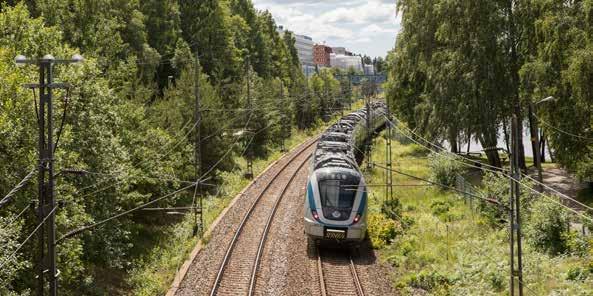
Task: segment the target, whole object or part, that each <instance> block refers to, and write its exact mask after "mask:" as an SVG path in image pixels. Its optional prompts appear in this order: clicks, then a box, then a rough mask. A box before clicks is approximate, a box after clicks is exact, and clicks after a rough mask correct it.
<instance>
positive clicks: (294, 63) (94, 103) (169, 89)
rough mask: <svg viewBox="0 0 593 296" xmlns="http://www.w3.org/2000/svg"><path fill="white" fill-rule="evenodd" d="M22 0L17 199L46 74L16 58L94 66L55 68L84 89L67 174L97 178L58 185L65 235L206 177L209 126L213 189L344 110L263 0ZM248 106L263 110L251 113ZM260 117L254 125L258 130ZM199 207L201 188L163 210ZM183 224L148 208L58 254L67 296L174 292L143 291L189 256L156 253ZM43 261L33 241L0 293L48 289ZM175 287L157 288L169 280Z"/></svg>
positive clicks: (8, 144)
mask: <svg viewBox="0 0 593 296" xmlns="http://www.w3.org/2000/svg"><path fill="white" fill-rule="evenodd" d="M14 2H16V1H8V2H6V1H3V2H1V4H0V7H1V12H0V175H2V176H3V177H2V178H0V192H3V193H5V192H8V190H10V189H11V188H12V187H13V186H14V185H15V184H17V183H18V182H19V181H20V179H21V178H22V177H23V176H24V175H26V174H27V173H28V172H29V171H30V169H31V168H32V167H33V166H34V165H35V164H36V162H37V152H36V147H37V123H36V119H35V115H34V114H35V113H34V110H35V109H34V107H35V105H34V104H33V99H32V95H33V94H32V93H31V92H30V91H27V90H25V89H23V88H22V87H21V85H22V84H24V83H31V82H35V81H37V80H38V75H37V74H36V68H35V67H33V66H26V67H23V68H16V66H15V64H14V57H15V56H16V55H17V54H23V55H25V56H27V57H30V58H37V57H41V56H43V55H45V54H48V53H51V54H53V55H54V56H56V57H57V58H67V57H70V56H71V55H72V54H74V53H81V54H82V55H83V56H84V57H85V61H84V63H82V65H77V66H66V65H59V66H56V67H55V68H54V74H55V77H56V81H59V82H66V83H69V84H71V85H72V86H73V88H72V91H71V93H70V96H69V100H68V112H67V117H66V121H65V125H64V128H63V132H62V134H61V137H60V144H59V147H58V149H57V150H56V156H55V166H56V170H60V169H62V168H79V169H85V170H88V171H89V172H92V174H88V175H85V176H71V175H62V176H61V177H60V178H59V179H58V180H57V182H56V195H57V198H58V199H59V200H60V201H63V206H62V207H60V209H59V210H58V211H57V219H56V221H57V228H58V233H61V234H63V233H66V232H68V231H70V230H72V229H76V228H78V227H81V226H83V225H87V224H91V223H93V222H97V221H100V220H103V219H105V218H108V217H111V216H113V215H115V214H117V213H121V212H122V211H124V210H127V209H130V208H133V207H136V206H138V205H140V204H143V203H146V202H148V201H150V200H153V199H155V198H156V197H160V196H163V195H165V194H167V193H170V192H171V191H172V190H175V189H178V188H180V187H181V186H182V184H185V183H184V182H189V181H194V180H195V177H196V176H195V172H194V170H195V164H194V160H193V156H194V145H193V144H194V143H195V139H196V130H197V127H198V126H199V130H200V133H201V142H200V144H201V151H202V153H201V154H200V157H201V159H200V160H201V161H200V162H201V164H202V167H201V168H200V169H201V171H202V172H203V173H208V175H207V177H209V178H210V181H209V182H212V183H213V184H216V185H220V184H223V183H224V182H225V181H227V180H225V178H226V177H228V176H229V175H230V174H235V173H237V171H239V170H240V168H241V166H244V162H243V159H242V157H243V156H246V157H250V158H252V159H254V160H256V163H257V160H258V158H265V157H268V156H270V153H272V151H275V150H273V148H275V147H276V146H278V145H279V144H280V143H281V141H282V139H286V138H287V137H288V136H290V135H291V134H293V135H294V134H295V133H296V134H297V135H298V136H299V139H302V135H303V134H302V132H298V131H297V130H295V129H293V127H295V126H296V127H298V128H299V129H305V128H314V127H317V125H316V124H317V122H319V121H320V119H321V114H320V113H319V110H320V109H319V102H320V101H323V102H325V103H327V105H326V106H330V107H331V106H333V105H335V104H336V103H337V101H338V100H337V98H338V93H339V92H340V91H341V90H340V89H339V83H338V82H337V80H335V79H333V76H332V75H331V73H322V74H320V79H321V84H316V86H319V87H321V88H319V89H318V90H320V89H327V90H328V91H327V92H319V91H317V92H316V91H314V90H313V89H312V88H310V87H309V83H310V82H309V81H308V80H307V79H305V77H303V74H302V72H301V68H300V63H299V61H298V55H297V52H296V48H295V40H294V36H293V35H292V34H291V33H290V32H287V33H285V34H283V35H280V34H278V32H277V31H276V24H275V22H274V20H273V18H272V16H271V14H270V13H269V12H260V11H257V10H255V8H254V7H253V4H252V3H251V1H239V0H237V1H185V0H179V1H176V0H167V1H157V0H149V1H138V0H130V1H108V0H98V1H73V0H67V1H61V0H40V1H25V2H24V3H26V4H23V3H20V4H14ZM196 56H198V57H199V61H197V60H196ZM198 62H199V63H198ZM197 65H198V66H197ZM248 83H249V92H250V93H249V95H248V94H247V89H248V87H247V84H248ZM196 87H197V88H198V90H199V95H200V100H201V107H202V109H203V110H204V111H203V112H202V116H201V120H200V122H199V123H198V124H196V123H195V122H194V112H193V110H194V106H195V101H194V98H195V90H196ZM65 96H66V93H65V92H63V91H60V90H56V91H54V108H55V110H54V114H55V118H54V119H55V120H59V119H60V118H59V117H58V116H59V115H61V114H62V111H63V110H64V108H65V107H66V104H65V99H64V97H65ZM248 97H249V98H250V99H251V101H252V104H253V108H247V107H248V106H247V98H248ZM230 109H232V110H230ZM240 109H249V110H245V112H239V111H237V110H240ZM328 109H329V110H330V111H334V110H333V109H331V108H329V107H328ZM334 112H335V111H334ZM247 117H251V118H252V120H250V121H249V124H248V125H246V123H247V120H246V119H247ZM221 119H222V120H221ZM239 130H243V131H247V130H249V131H254V132H253V133H252V134H251V136H249V138H248V139H252V141H251V144H250V149H249V150H248V153H247V154H246V155H243V154H242V153H243V151H244V148H246V147H245V146H243V147H241V145H240V144H241V143H240V139H238V138H237V137H235V134H236V132H237V131H239ZM237 178H238V177H237ZM235 184H243V183H241V182H236V183H235ZM35 185H36V184H35V181H33V182H32V184H31V185H30V186H28V187H26V188H25V189H24V190H22V191H21V192H19V193H18V194H17V195H16V196H15V201H14V202H13V203H11V204H10V205H9V206H8V207H7V208H3V209H2V212H1V213H0V214H1V215H2V216H1V217H0V220H2V219H4V218H5V217H13V216H14V214H16V213H18V212H20V210H21V209H23V208H24V207H25V206H26V205H28V204H29V202H30V201H31V200H35V197H36V196H37V190H36V186H35ZM243 185H244V184H243ZM237 186H239V185H237ZM209 188H210V187H209ZM215 189H216V187H212V188H210V189H206V190H204V191H205V193H206V192H207V191H208V190H212V191H215ZM210 193H212V192H210ZM192 197H193V192H189V191H188V192H182V193H180V194H177V195H176V196H174V197H172V198H170V199H165V200H162V201H161V202H159V203H158V204H157V205H155V206H160V207H167V206H187V205H189V204H190V203H191V202H192ZM217 201H218V200H217V199H214V201H213V202H217ZM221 204H223V203H221ZM2 221H4V220H2ZM36 221H37V220H36V219H34V217H33V215H31V214H30V213H29V212H26V213H25V214H24V215H23V216H22V217H21V218H20V219H19V220H18V221H16V222H15V223H17V225H18V227H12V228H10V227H9V228H6V227H7V226H6V225H4V224H2V225H0V232H1V234H0V235H2V241H3V242H4V241H5V240H6V242H7V243H8V244H6V245H4V243H3V246H2V248H6V249H2V252H0V262H1V261H4V260H5V259H6V256H7V255H8V254H9V251H10V250H13V249H14V247H15V246H16V245H15V244H16V242H20V241H22V240H23V239H24V238H25V237H26V235H27V234H28V233H29V232H30V231H32V229H33V228H34V227H35V225H36ZM180 223H182V222H181V221H179V220H178V219H176V218H172V217H161V216H159V215H149V214H146V213H145V212H137V213H134V214H131V215H128V216H124V217H121V218H119V219H117V220H115V221H113V222H111V223H108V224H106V225H103V226H102V227H99V228H96V229H93V230H92V231H89V232H85V233H83V234H81V235H79V236H77V237H75V238H72V239H68V240H65V241H64V242H62V243H60V245H59V247H58V258H57V260H58V262H59V266H60V267H59V269H60V272H61V275H60V287H61V288H62V291H61V292H62V293H63V294H64V295H80V294H84V295H105V294H119V293H122V291H125V292H126V293H127V292H129V291H127V290H126V289H128V288H129V283H132V284H131V285H132V286H134V287H137V288H138V289H139V291H144V292H142V293H147V294H151V295H153V294H158V293H155V291H157V290H158V291H159V292H162V286H158V287H156V286H151V285H152V284H151V283H152V282H153V281H146V286H151V287H145V286H143V285H141V284H138V283H139V282H142V278H143V277H146V278H149V277H150V276H149V275H148V274H149V272H142V271H141V270H152V271H155V270H157V271H158V270H159V267H158V266H162V265H166V264H165V263H166V262H165V259H164V258H172V257H174V255H173V253H175V252H176V251H170V252H172V253H171V254H167V255H166V256H157V255H156V254H158V252H160V250H165V249H166V248H162V246H163V245H166V244H167V243H168V242H166V241H164V240H161V239H160V238H161V235H163V234H165V233H170V232H171V231H173V232H175V231H176V230H172V229H176V227H177V226H178V225H180ZM5 230H6V231H5ZM4 235H5V236H4ZM179 240H186V241H187V238H186V237H183V236H179ZM29 244H31V242H29ZM180 244H182V243H180ZM183 247H185V245H184V246H179V249H182V248H183ZM37 251H38V250H37V246H36V245H35V244H31V245H27V246H26V247H25V248H23V250H21V252H19V253H18V254H17V256H16V257H15V258H14V259H10V260H11V263H10V264H9V265H10V266H7V267H5V269H3V270H2V271H0V287H1V288H0V294H2V295H4V294H7V293H14V294H25V295H26V294H27V293H28V291H29V288H31V287H33V286H34V279H33V278H32V277H31V276H30V274H31V272H32V269H31V268H33V267H32V264H31V262H30V261H29V259H28V258H34V257H33V254H37V253H36V252H37ZM163 252H164V251H163ZM177 255H179V254H177ZM172 260H173V259H172ZM170 267H171V266H166V267H165V269H167V270H169V271H171V270H172V269H171V268H170ZM157 271H155V272H157ZM131 275H133V278H132V279H130V278H128V277H130V276H131ZM169 277H170V274H169V275H163V276H162V277H161V276H155V277H150V278H151V279H153V280H154V281H157V282H161V283H162V282H164V281H166V280H167V279H169ZM130 293H133V292H130Z"/></svg>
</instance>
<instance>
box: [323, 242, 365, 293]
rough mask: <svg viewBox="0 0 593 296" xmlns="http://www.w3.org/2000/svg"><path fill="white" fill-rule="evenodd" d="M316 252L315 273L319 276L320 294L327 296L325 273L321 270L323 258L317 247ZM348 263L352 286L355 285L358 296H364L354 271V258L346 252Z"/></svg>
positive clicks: (356, 273)
mask: <svg viewBox="0 0 593 296" xmlns="http://www.w3.org/2000/svg"><path fill="white" fill-rule="evenodd" d="M315 250H316V252H317V270H318V271H317V274H318V277H319V287H320V288H321V295H322V296H327V295H328V291H327V287H326V284H325V275H324V272H323V259H321V258H322V256H321V252H320V250H319V247H318V246H317V247H316V248H315ZM348 265H349V269H350V275H351V277H352V281H353V282H354V286H355V287H356V294H357V295H359V296H365V293H364V289H363V288H362V284H361V283H360V278H359V277H358V272H357V271H356V265H355V264H354V260H352V254H351V253H348Z"/></svg>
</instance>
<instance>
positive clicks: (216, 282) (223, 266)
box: [210, 137, 319, 296]
mask: <svg viewBox="0 0 593 296" xmlns="http://www.w3.org/2000/svg"><path fill="white" fill-rule="evenodd" d="M318 138H319V137H316V138H315V139H313V140H311V141H310V142H309V143H306V144H304V145H303V146H302V147H301V148H300V150H299V151H297V152H296V153H295V154H294V155H292V156H291V157H290V158H289V159H288V161H287V162H286V163H285V164H284V165H283V166H282V167H281V168H280V169H279V170H278V172H276V174H274V175H273V176H272V178H271V179H270V181H269V182H268V183H267V184H266V186H265V187H264V189H263V190H262V191H261V192H260V193H259V194H258V196H257V197H256V199H255V201H254V202H253V203H252V204H251V206H250V208H249V210H248V211H247V214H245V216H244V217H243V220H241V223H240V224H239V227H238V228H237V230H236V232H235V235H234V236H233V238H232V239H231V242H230V244H229V246H228V248H227V250H226V253H225V255H224V258H223V260H222V263H221V264H220V267H219V268H218V273H217V274H216V279H215V280H214V284H213V285H212V290H211V291H210V296H214V295H216V293H217V292H218V287H219V284H220V281H221V280H222V276H223V274H224V271H225V269H226V267H227V264H228V261H229V259H230V257H231V253H232V252H233V250H234V248H235V244H236V242H237V240H238V239H239V236H240V235H241V231H242V230H243V226H244V225H245V223H246V222H247V220H248V219H249V218H250V217H251V214H252V213H253V210H254V209H255V207H256V206H257V205H258V203H259V201H260V200H261V198H262V197H263V196H264V193H266V192H267V191H268V189H269V188H270V186H272V184H273V183H274V181H275V180H276V178H278V176H280V174H281V173H282V172H283V171H284V170H285V169H286V168H287V167H288V166H289V165H290V164H291V163H292V162H293V161H294V160H295V159H296V158H297V157H299V156H300V155H301V154H303V153H304V152H305V151H306V150H307V149H308V148H309V147H311V146H312V145H313V144H315V143H316V142H317V140H318ZM305 162H306V161H305Z"/></svg>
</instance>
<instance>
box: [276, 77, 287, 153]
mask: <svg viewBox="0 0 593 296" xmlns="http://www.w3.org/2000/svg"><path fill="white" fill-rule="evenodd" d="M282 104H284V81H282V79H280V104H279V105H278V107H279V108H281V107H282ZM280 118H281V120H282V135H281V137H282V143H281V144H280V151H281V152H286V147H285V146H284V144H285V143H284V141H285V140H286V137H287V135H286V133H287V124H286V121H287V120H288V119H287V118H286V114H285V112H281V116H280Z"/></svg>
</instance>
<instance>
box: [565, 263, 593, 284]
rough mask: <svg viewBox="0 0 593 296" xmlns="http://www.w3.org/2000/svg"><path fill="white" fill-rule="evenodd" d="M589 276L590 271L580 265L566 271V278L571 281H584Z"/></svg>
mask: <svg viewBox="0 0 593 296" xmlns="http://www.w3.org/2000/svg"><path fill="white" fill-rule="evenodd" d="M588 276H589V272H588V271H587V270H585V269H584V268H581V267H579V266H576V267H572V268H570V269H569V270H568V272H567V273H566V279H567V280H569V281H584V280H585V279H586V278H587V277H588Z"/></svg>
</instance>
